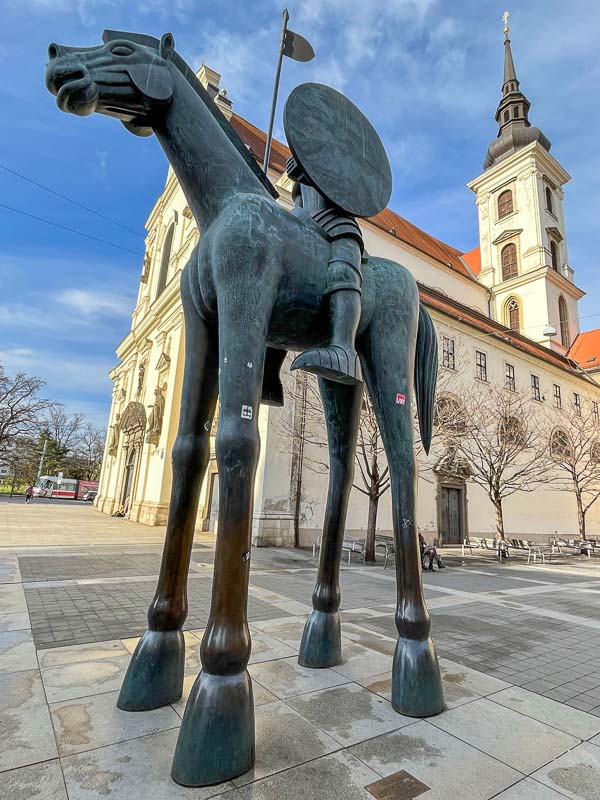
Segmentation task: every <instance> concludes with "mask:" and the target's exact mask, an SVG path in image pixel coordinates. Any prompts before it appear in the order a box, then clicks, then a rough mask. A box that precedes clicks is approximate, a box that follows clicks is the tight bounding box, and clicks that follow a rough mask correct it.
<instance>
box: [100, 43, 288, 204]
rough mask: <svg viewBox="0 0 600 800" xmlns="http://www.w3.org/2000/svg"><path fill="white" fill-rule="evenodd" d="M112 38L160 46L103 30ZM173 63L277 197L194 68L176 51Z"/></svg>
mask: <svg viewBox="0 0 600 800" xmlns="http://www.w3.org/2000/svg"><path fill="white" fill-rule="evenodd" d="M113 39H126V40H127V39H128V40H129V41H131V42H136V43H137V44H141V45H144V46H145V47H152V48H153V49H154V50H157V51H158V50H159V47H160V39H157V38H156V37H154V36H148V35H147V34H145V33H126V32H124V31H112V30H105V31H104V33H103V34H102V41H103V42H105V43H106V42H110V41H112V40H113ZM171 59H172V61H173V63H174V64H175V66H176V67H177V69H178V70H179V71H180V72H181V74H182V75H183V77H184V78H185V79H186V81H187V82H188V83H189V85H190V86H191V87H192V89H193V90H194V91H195V92H196V94H197V95H198V96H199V97H200V99H201V100H202V102H203V103H204V105H205V106H206V107H207V108H208V110H209V111H210V113H211V114H212V115H213V117H214V118H215V119H216V121H217V122H218V123H219V126H220V127H221V130H222V131H223V133H224V134H225V135H226V136H227V138H228V139H229V141H230V142H231V143H232V144H233V146H234V147H235V149H236V150H237V151H238V153H239V154H240V155H241V157H242V158H243V159H244V161H245V162H246V164H247V165H248V167H249V168H250V169H251V170H252V172H253V173H254V174H255V175H256V177H257V178H258V180H259V181H260V182H261V183H262V185H263V186H264V187H265V189H266V190H267V191H268V192H269V194H270V195H272V196H273V197H275V198H277V197H279V194H278V192H277V189H275V187H274V186H273V184H272V183H271V181H270V180H269V178H268V177H267V175H266V173H265V172H264V171H263V170H262V169H261V168H260V167H259V166H258V164H257V163H256V160H255V159H254V157H253V156H252V154H251V153H250V151H249V150H248V148H247V147H246V145H245V144H244V142H243V141H242V140H241V139H240V137H239V136H238V134H237V133H236V132H235V130H234V128H233V126H232V125H231V124H230V123H229V121H228V120H227V119H226V118H225V115H224V114H223V113H222V112H221V110H220V109H219V107H218V106H217V104H216V103H215V102H214V100H213V99H212V97H211V96H210V94H209V93H208V92H207V91H206V89H205V88H204V86H202V84H201V83H200V81H199V80H198V78H197V77H196V73H195V72H194V70H193V69H192V68H191V67H190V66H189V64H188V63H187V62H186V61H184V59H183V58H182V57H181V56H180V55H179V53H178V52H177V51H175V52H174V53H173V55H172V57H171Z"/></svg>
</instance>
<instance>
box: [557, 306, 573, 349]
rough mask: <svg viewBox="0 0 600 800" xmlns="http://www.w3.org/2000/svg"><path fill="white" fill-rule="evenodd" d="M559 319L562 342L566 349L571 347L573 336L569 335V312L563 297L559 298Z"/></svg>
mask: <svg viewBox="0 0 600 800" xmlns="http://www.w3.org/2000/svg"><path fill="white" fill-rule="evenodd" d="M558 319H559V322H560V340H561V342H562V343H563V345H564V347H570V345H571V334H570V333H569V312H568V311H567V304H566V302H565V298H564V297H563V296H562V295H561V296H560V297H559V298H558Z"/></svg>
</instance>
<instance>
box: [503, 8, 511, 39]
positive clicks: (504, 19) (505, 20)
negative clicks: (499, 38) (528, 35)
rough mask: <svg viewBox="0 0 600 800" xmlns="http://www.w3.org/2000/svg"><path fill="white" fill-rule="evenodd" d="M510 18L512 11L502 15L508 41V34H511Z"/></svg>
mask: <svg viewBox="0 0 600 800" xmlns="http://www.w3.org/2000/svg"><path fill="white" fill-rule="evenodd" d="M509 17H510V11H505V12H504V14H502V21H503V22H504V37H505V38H506V39H508V34H509V32H510V28H509V27H508V18H509Z"/></svg>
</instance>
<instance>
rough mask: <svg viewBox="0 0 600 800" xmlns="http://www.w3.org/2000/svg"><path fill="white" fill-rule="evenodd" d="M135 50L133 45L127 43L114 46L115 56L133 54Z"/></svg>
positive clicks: (113, 52)
mask: <svg viewBox="0 0 600 800" xmlns="http://www.w3.org/2000/svg"><path fill="white" fill-rule="evenodd" d="M132 53H133V50H132V48H131V47H126V46H125V45H122V44H119V45H117V46H116V47H113V49H112V54H113V55H114V56H130V55H132Z"/></svg>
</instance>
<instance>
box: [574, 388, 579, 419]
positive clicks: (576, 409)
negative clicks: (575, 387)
mask: <svg viewBox="0 0 600 800" xmlns="http://www.w3.org/2000/svg"><path fill="white" fill-rule="evenodd" d="M573 405H574V407H575V413H576V414H577V416H578V417H580V416H581V395H580V394H577V392H573Z"/></svg>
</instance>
